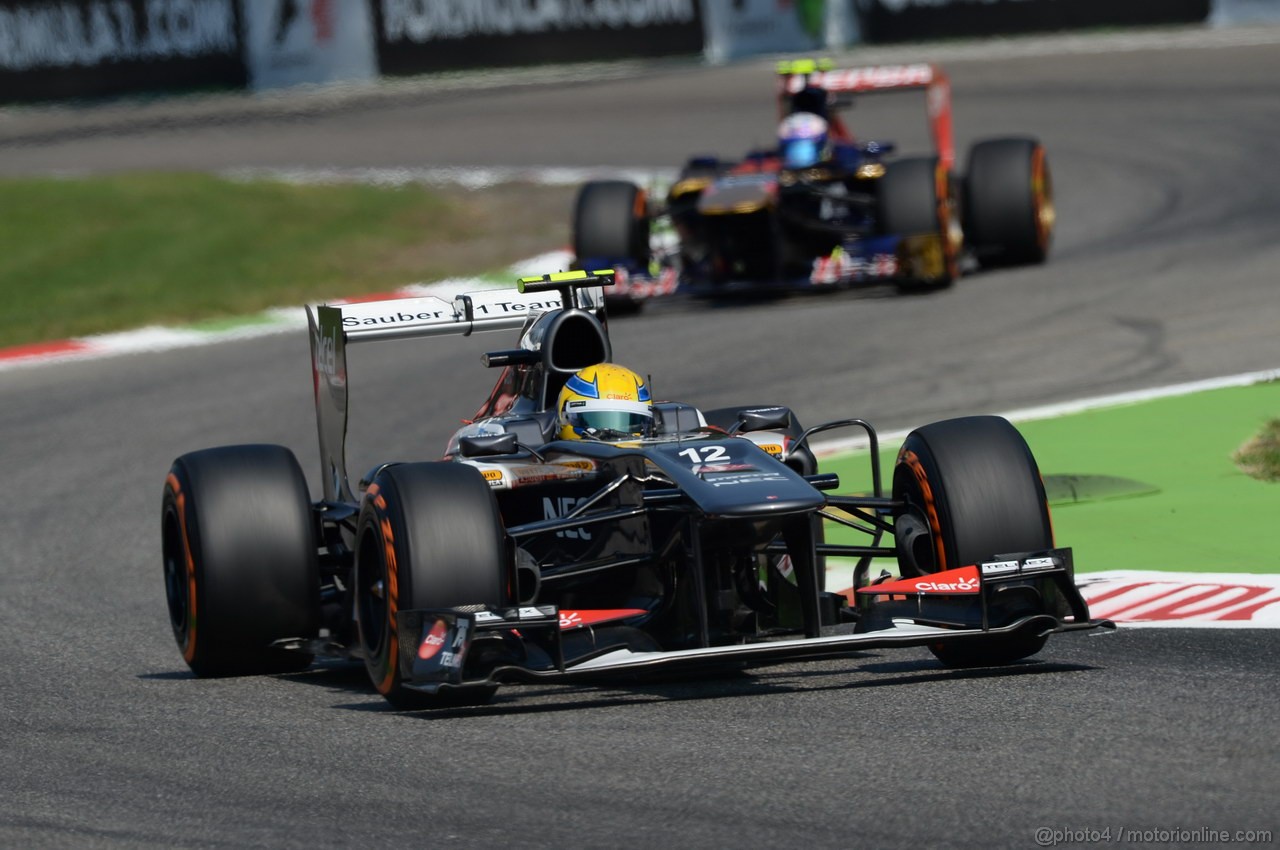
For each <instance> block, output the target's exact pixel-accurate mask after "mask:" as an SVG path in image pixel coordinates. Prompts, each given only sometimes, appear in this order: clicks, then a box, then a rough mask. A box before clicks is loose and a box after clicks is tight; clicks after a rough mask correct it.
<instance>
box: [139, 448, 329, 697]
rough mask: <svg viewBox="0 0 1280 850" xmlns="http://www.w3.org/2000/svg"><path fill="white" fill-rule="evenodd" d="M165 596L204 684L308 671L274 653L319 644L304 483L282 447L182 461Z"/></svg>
mask: <svg viewBox="0 0 1280 850" xmlns="http://www.w3.org/2000/svg"><path fill="white" fill-rule="evenodd" d="M161 538H162V544H161V545H162V551H163V555H164V577H165V596H166V598H167V601H168V604H169V620H170V623H171V625H172V626H173V636H174V638H175V639H176V640H177V642H178V648H179V649H181V650H182V657H183V659H184V660H185V661H186V662H187V665H188V666H189V667H190V668H191V670H192V672H194V673H195V674H196V675H197V676H244V675H253V674H260V673H285V672H294V671H297V670H302V669H305V668H306V667H307V666H308V665H309V664H310V663H311V661H312V659H313V656H311V655H310V654H307V653H303V652H296V651H288V650H283V649H278V648H274V647H272V646H271V644H272V643H273V642H274V641H279V640H282V639H286V638H303V639H310V638H314V637H315V636H316V634H317V633H318V631H319V624H320V596H319V594H320V578H319V562H318V553H317V546H316V539H315V524H314V520H313V517H312V511H311V501H310V496H309V495H308V493H307V482H306V479H305V478H304V477H303V474H302V470H301V469H300V468H299V466H298V461H297V459H296V458H294V456H293V453H292V452H291V451H289V450H288V449H286V448H284V447H283V446H271V445H245V446H224V447H221V448H214V449H205V450H203V451H198V452H192V453H190V454H185V455H183V456H182V457H179V458H178V459H177V460H175V461H174V462H173V467H172V468H171V469H170V471H169V476H168V477H167V478H166V480H165V485H164V498H163V503H162V509H161Z"/></svg>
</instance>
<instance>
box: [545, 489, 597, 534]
mask: <svg viewBox="0 0 1280 850" xmlns="http://www.w3.org/2000/svg"><path fill="white" fill-rule="evenodd" d="M582 501H583V500H582V499H575V498H573V497H572V496H560V497H558V498H555V499H552V498H550V497H545V496H544V497H543V499H542V515H543V516H544V517H545V518H546V519H559V518H560V517H562V516H568V515H569V514H571V513H573V509H574V508H576V507H577V506H578V504H579V503H580V502H582ZM556 537H565V538H568V539H569V540H590V539H591V533H590V532H588V531H587V530H586V529H585V528H566V529H565V530H564V531H557V532H556Z"/></svg>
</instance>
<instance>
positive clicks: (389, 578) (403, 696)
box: [355, 462, 513, 710]
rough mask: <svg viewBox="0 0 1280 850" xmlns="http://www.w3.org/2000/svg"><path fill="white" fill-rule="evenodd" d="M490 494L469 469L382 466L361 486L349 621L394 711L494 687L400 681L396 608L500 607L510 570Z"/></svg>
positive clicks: (464, 699)
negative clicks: (435, 690) (449, 687)
mask: <svg viewBox="0 0 1280 850" xmlns="http://www.w3.org/2000/svg"><path fill="white" fill-rule="evenodd" d="M505 534H506V532H505V528H504V526H503V524H502V520H501V517H500V516H499V513H498V503H497V499H495V498H494V496H493V493H492V492H490V490H489V485H488V483H487V482H485V480H484V479H483V478H482V477H481V475H480V473H479V472H478V471H477V470H476V469H474V468H473V467H470V466H466V465H464V464H457V463H449V462H440V463H412V464H400V465H395V466H388V467H386V468H384V469H382V470H381V471H380V472H379V473H378V474H377V476H375V477H374V480H373V482H372V483H371V484H370V485H369V489H368V490H367V491H366V493H365V498H364V505H363V507H362V508H361V511H360V520H359V525H358V532H357V543H356V571H355V584H356V621H357V626H358V630H359V638H360V646H361V649H362V651H363V654H364V660H365V667H366V669H367V670H368V672H369V678H370V679H371V680H372V681H373V685H374V687H375V688H377V690H378V693H380V694H382V695H383V696H384V697H386V699H387V700H388V701H389V702H390V703H391V704H392V705H394V706H395V707H397V708H400V709H403V710H415V709H422V708H440V707H444V706H450V705H463V704H476V703H485V702H488V701H489V700H490V699H491V698H492V697H493V695H494V693H495V692H496V691H497V688H482V689H478V690H466V691H457V692H453V693H448V694H426V693H422V692H420V691H414V690H411V689H408V688H406V687H404V684H405V680H404V677H403V675H402V672H401V663H400V647H399V632H398V629H397V618H398V614H399V612H400V611H409V610H414V609H421V608H454V607H458V606H463V605H491V606H498V605H503V604H506V603H507V602H509V601H511V599H512V595H513V594H512V581H511V577H512V575H513V571H512V569H511V568H510V563H509V562H510V556H509V554H508V552H507V547H506V543H505Z"/></svg>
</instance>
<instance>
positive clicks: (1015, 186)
mask: <svg viewBox="0 0 1280 850" xmlns="http://www.w3.org/2000/svg"><path fill="white" fill-rule="evenodd" d="M1053 225H1054V206H1053V180H1052V178H1051V176H1050V174H1049V162H1048V159H1047V157H1046V155H1045V150H1044V146H1043V145H1041V144H1040V143H1039V142H1037V141H1036V140H1035V139H989V140H987V141H983V142H978V143H977V144H975V145H974V146H973V147H972V148H970V149H969V162H968V167H967V169H966V170H965V179H964V229H965V238H966V239H967V240H968V242H969V245H970V247H971V248H972V249H973V253H974V255H975V256H976V257H977V258H978V261H979V262H980V263H981V264H982V265H984V266H1000V265H1005V266H1011V265H1028V264H1036V263H1043V262H1044V261H1045V259H1046V258H1047V257H1048V256H1049V244H1050V242H1051V241H1052V239H1053Z"/></svg>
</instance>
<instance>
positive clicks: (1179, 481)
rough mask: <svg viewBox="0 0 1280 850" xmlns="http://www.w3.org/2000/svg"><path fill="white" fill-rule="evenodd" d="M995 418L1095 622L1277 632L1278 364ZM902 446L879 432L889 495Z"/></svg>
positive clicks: (552, 264)
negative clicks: (1272, 454) (1253, 458)
mask: <svg viewBox="0 0 1280 850" xmlns="http://www.w3.org/2000/svg"><path fill="white" fill-rule="evenodd" d="M566 257H567V252H563V251H557V252H551V253H548V254H545V255H542V256H539V257H533V258H530V259H529V260H527V261H525V262H522V263H519V264H517V265H516V266H513V267H512V269H511V270H510V271H509V273H508V275H502V276H497V277H493V278H475V279H468V280H450V281H441V282H438V283H431V284H416V285H411V286H407V287H405V288H403V289H400V290H397V291H395V292H390V293H386V294H385V295H382V296H366V297H364V298H361V299H359V300H362V301H363V300H375V299H377V298H382V297H386V298H396V297H409V296H416V295H426V294H433V295H441V296H445V297H449V296H452V294H454V293H456V292H460V291H465V290H467V289H479V288H486V287H499V286H509V285H510V281H511V279H512V275H514V276H519V275H523V274H534V273H541V272H542V271H545V270H546V269H548V268H561V267H563V265H564V261H565V258H566ZM304 324H305V318H304V315H303V311H302V310H301V309H299V308H297V307H293V308H281V309H276V310H270V311H267V312H265V313H261V314H258V315H255V316H248V317H243V318H239V319H235V320H226V321H218V322H209V323H203V324H196V325H192V326H188V327H183V328H165V327H152V328H142V329H139V330H135V331H128V332H124V333H118V334H106V335H102V336H95V337H85V338H81V339H72V340H62V341H54V342H47V343H40V344H37V345H30V346H21V347H17V348H8V349H0V371H3V370H6V369H12V368H26V367H39V366H42V365H47V364H52V363H56V362H59V361H66V360H86V359H99V358H105V357H112V356H116V355H120V354H128V353H136V352H142V351H159V350H166V349H173V348H185V347H188V346H197V345H208V344H212V343H216V342H222V341H227V340H230V339H237V338H244V337H248V336H259V335H266V334H273V333H279V332H282V331H286V330H291V329H294V328H297V327H301V326H304ZM1002 415H1004V416H1005V417H1006V418H1008V419H1009V420H1011V421H1012V422H1014V423H1016V424H1017V426H1018V429H1019V430H1020V431H1021V432H1022V433H1023V435H1024V436H1025V437H1026V439H1027V442H1028V444H1029V445H1030V446H1031V450H1032V452H1033V453H1034V454H1035V456H1036V460H1037V461H1038V463H1039V465H1040V471H1041V474H1042V475H1043V476H1044V478H1045V484H1046V491H1047V492H1048V493H1049V498H1050V506H1051V511H1052V515H1053V522H1054V531H1055V538H1056V541H1057V544H1058V545H1060V546H1070V547H1071V548H1072V550H1073V554H1074V561H1075V565H1076V572H1077V581H1078V583H1079V584H1080V586H1081V589H1082V591H1083V593H1084V595H1085V598H1086V599H1088V600H1089V601H1090V606H1091V609H1092V610H1091V613H1092V614H1093V616H1095V617H1105V618H1108V619H1112V620H1115V621H1116V622H1119V623H1123V624H1125V626H1126V627H1133V626H1144V625H1145V626H1152V625H1158V626H1166V627H1168V626H1182V627H1216V628H1230V627H1236V628H1240V627H1246V628H1258V627H1265V628H1277V627H1280V522H1277V520H1276V518H1277V516H1280V483H1267V482H1263V481H1258V480H1255V479H1253V478H1250V477H1249V476H1247V475H1245V474H1244V473H1243V472H1241V471H1240V470H1239V469H1238V468H1237V467H1236V466H1235V464H1234V463H1233V461H1232V459H1231V456H1232V454H1233V453H1234V452H1235V451H1236V450H1237V449H1238V448H1239V447H1240V446H1241V445H1242V444H1243V443H1244V442H1245V441H1247V440H1248V439H1250V438H1251V437H1253V436H1254V435H1255V434H1256V433H1257V432H1258V431H1259V430H1260V429H1261V427H1262V426H1263V424H1264V423H1265V422H1267V421H1268V420H1270V419H1273V418H1276V417H1280V368H1278V369H1273V370H1270V371H1266V372H1255V373H1250V374H1245V375H1233V376H1228V377H1224V378H1221V379H1216V380H1210V381H1199V382H1195V383H1191V384H1182V385H1177V386H1169V387H1159V388H1154V389H1150V390H1145V391H1139V392H1134V393H1126V394H1123V395H1114V396H1107V397H1102V398H1095V399H1082V400H1078V401H1073V402H1067V403H1063V404H1057V405H1051V406H1046V407H1040V408H1034V409H1027V410H1019V411H1010V412H1005V413H1003V414H1002ZM920 424H923V423H920ZM905 436H906V432H898V433H886V434H881V435H880V442H881V446H882V447H884V450H883V451H882V469H884V470H885V477H886V486H887V480H888V477H889V475H890V473H889V470H891V469H892V463H893V459H894V455H895V454H896V452H897V448H898V446H899V445H900V444H901V442H902V438H903V437H905ZM814 448H815V450H816V451H817V452H818V454H819V457H820V458H821V459H822V467H823V470H824V471H833V472H838V473H840V476H841V480H842V482H843V485H844V486H843V487H842V488H841V489H842V490H843V491H845V492H868V491H869V490H870V487H871V484H870V471H869V470H870V467H869V465H868V464H867V461H866V446H865V442H859V441H857V440H845V441H829V442H824V443H821V444H818V445H815V446H814ZM856 537H858V535H856V533H854V534H853V537H852V538H850V540H851V542H852V540H853V538H856ZM834 539H836V538H835V537H833V540H834ZM858 542H861V541H858ZM882 567H883V568H885V569H888V570H890V571H891V572H896V565H895V564H893V563H892V562H885V563H883V564H880V563H876V564H874V565H873V567H872V571H873V573H875V572H878V571H879V569H881V568H882ZM849 578H850V576H849V565H848V564H847V563H842V562H840V561H833V562H832V563H830V564H829V566H828V577H827V586H828V587H829V588H840V589H845V588H847V586H848V584H849Z"/></svg>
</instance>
